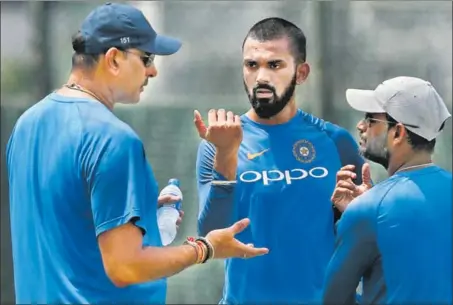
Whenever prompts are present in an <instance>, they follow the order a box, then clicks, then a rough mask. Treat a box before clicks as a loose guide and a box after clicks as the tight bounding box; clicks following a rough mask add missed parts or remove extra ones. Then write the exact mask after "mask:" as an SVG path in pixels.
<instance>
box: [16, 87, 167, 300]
mask: <svg viewBox="0 0 453 305" xmlns="http://www.w3.org/2000/svg"><path fill="white" fill-rule="evenodd" d="M7 166H8V178H9V187H10V188H9V190H10V209H11V237H12V250H13V261H14V284H15V292H16V302H17V303H18V304H30V303H35V304H36V303H38V304H50V303H59V304H61V303H71V304H94V303H112V302H117V303H124V304H130V303H142V304H143V303H148V304H151V303H165V295H166V280H165V279H162V280H159V281H155V282H150V283H145V284H139V285H132V286H128V287H125V288H118V287H116V286H114V285H113V283H112V282H111V281H110V280H109V278H108V277H107V275H106V273H105V271H104V267H103V263H102V258H101V254H100V250H99V247H98V243H97V236H99V235H100V234H102V233H103V232H105V231H107V230H110V229H113V228H115V227H118V226H120V225H123V224H125V223H127V222H129V221H135V222H136V225H138V226H139V227H140V228H141V229H142V230H143V232H145V233H144V237H143V238H144V239H143V241H144V246H145V245H149V246H161V240H160V236H159V231H158V228H157V222H156V209H157V183H156V181H155V178H154V176H153V172H152V169H151V167H150V165H149V164H148V162H147V160H146V157H145V152H144V148H143V145H142V142H141V140H140V139H139V137H138V136H137V134H136V133H135V132H134V131H133V130H132V129H131V128H130V127H129V126H128V125H127V124H125V123H123V122H122V121H121V120H119V119H118V118H117V117H115V115H114V114H113V113H112V112H111V111H110V110H108V109H107V108H106V107H105V106H104V105H102V104H101V103H98V102H95V101H93V100H89V99H83V98H72V97H71V98H68V97H63V96H61V95H58V94H56V93H52V94H50V95H49V96H47V97H46V98H44V99H43V100H42V101H40V102H39V103H37V104H35V105H34V106H32V107H31V108H30V109H28V110H27V111H26V112H25V113H24V114H23V115H22V116H21V117H20V118H19V120H18V121H17V123H16V125H15V127H14V130H13V132H12V135H11V137H10V140H9V142H8V146H7Z"/></svg>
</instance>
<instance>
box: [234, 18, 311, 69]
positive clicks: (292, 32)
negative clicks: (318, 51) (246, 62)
mask: <svg viewBox="0 0 453 305" xmlns="http://www.w3.org/2000/svg"><path fill="white" fill-rule="evenodd" d="M249 37H250V38H253V39H256V40H259V41H269V40H276V39H279V38H283V37H287V38H288V39H289V40H290V44H291V49H292V50H291V51H292V53H293V56H294V59H295V61H296V63H303V62H305V60H306V57H307V39H306V37H305V34H304V32H303V31H302V30H301V29H300V28H299V27H297V26H296V25H295V24H293V23H291V22H289V21H288V20H285V19H283V18H278V17H270V18H266V19H263V20H261V21H258V22H257V23H255V25H254V26H252V28H251V29H250V30H249V32H248V33H247V36H246V37H245V39H244V41H243V42H242V50H244V44H245V41H246V40H247V38H249Z"/></svg>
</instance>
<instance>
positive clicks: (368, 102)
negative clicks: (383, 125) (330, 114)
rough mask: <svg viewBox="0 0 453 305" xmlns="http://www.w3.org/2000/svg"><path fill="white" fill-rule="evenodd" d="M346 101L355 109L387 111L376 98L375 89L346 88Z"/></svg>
mask: <svg viewBox="0 0 453 305" xmlns="http://www.w3.org/2000/svg"><path fill="white" fill-rule="evenodd" d="M346 101H347V102H348V104H349V105H350V106H351V107H352V108H354V109H355V110H358V111H361V112H368V113H385V112H386V111H385V110H384V108H382V106H381V105H380V103H379V101H378V100H377V98H376V95H375V93H374V90H359V89H348V90H346Z"/></svg>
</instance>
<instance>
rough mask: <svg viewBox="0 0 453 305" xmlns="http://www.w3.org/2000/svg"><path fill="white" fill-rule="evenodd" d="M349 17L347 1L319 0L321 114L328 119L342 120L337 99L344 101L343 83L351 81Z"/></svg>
mask: <svg viewBox="0 0 453 305" xmlns="http://www.w3.org/2000/svg"><path fill="white" fill-rule="evenodd" d="M347 20H348V3H347V2H343V1H340V2H330V1H320V2H319V18H318V21H319V23H318V28H319V39H320V53H321V54H320V70H321V71H320V74H321V75H320V88H319V89H320V96H321V107H320V108H321V109H320V112H321V113H320V115H321V117H322V118H323V119H325V120H327V121H333V122H335V121H339V118H338V115H337V114H338V111H337V110H338V108H337V107H335V101H336V100H341V101H343V100H344V94H343V93H344V92H343V90H342V89H343V88H342V85H343V83H344V82H347V73H348V72H347V60H348V55H347V53H348V52H347V47H348V46H347V37H348V30H347ZM345 78H346V79H345ZM338 89H341V91H338ZM340 92H343V93H341V94H342V95H340ZM336 93H338V94H336Z"/></svg>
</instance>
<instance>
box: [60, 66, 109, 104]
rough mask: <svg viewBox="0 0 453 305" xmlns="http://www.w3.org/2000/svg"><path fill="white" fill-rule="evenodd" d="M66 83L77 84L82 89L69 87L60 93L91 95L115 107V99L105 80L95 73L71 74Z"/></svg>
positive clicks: (81, 95)
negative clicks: (100, 79) (99, 78)
mask: <svg viewBox="0 0 453 305" xmlns="http://www.w3.org/2000/svg"><path fill="white" fill-rule="evenodd" d="M66 85H75V86H76V88H77V87H80V89H81V90H77V89H69V88H67V87H65V88H62V89H60V90H59V91H58V93H59V94H62V95H65V96H74V97H90V98H93V99H96V100H97V101H99V102H100V103H102V104H104V105H105V106H106V107H107V108H109V109H113V105H114V99H113V96H112V94H111V92H110V90H109V88H108V86H106V84H105V82H102V81H99V80H98V78H97V77H96V76H95V75H94V73H93V74H90V75H87V74H86V73H82V72H80V71H74V72H72V73H71V74H70V76H69V79H68V81H67V83H66Z"/></svg>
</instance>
